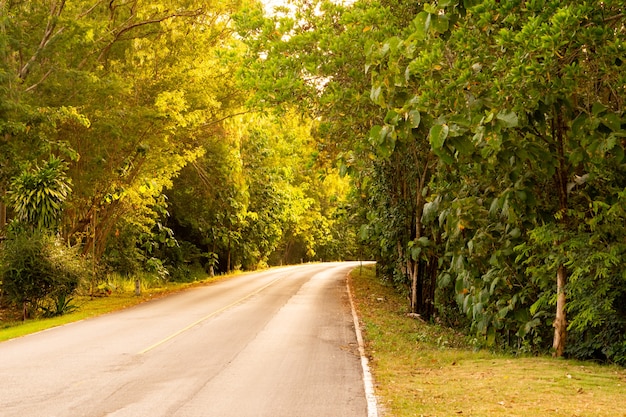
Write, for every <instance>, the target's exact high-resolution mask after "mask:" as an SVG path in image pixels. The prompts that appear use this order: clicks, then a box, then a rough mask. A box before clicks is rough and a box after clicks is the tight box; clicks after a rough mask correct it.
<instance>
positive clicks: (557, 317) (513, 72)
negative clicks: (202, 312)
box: [0, 0, 626, 364]
mask: <svg viewBox="0 0 626 417" xmlns="http://www.w3.org/2000/svg"><path fill="white" fill-rule="evenodd" d="M625 12H626V10H625V9H624V6H623V4H622V2H621V1H617V0H607V1H604V2H600V3H598V2H595V1H579V0H577V1H574V0H567V1H556V0H515V1H506V2H501V1H498V0H485V1H480V0H439V1H432V2H421V1H420V2H409V3H407V2H402V1H397V0H357V1H354V2H345V3H341V2H332V1H324V0H294V1H293V2H290V3H288V4H286V5H284V6H280V7H278V8H276V9H275V10H274V12H273V13H271V14H267V13H266V12H265V10H264V7H263V5H262V4H261V3H259V2H254V1H248V0H243V1H238V0H232V1H231V0H215V1H212V2H206V1H196V0H177V1H155V2H149V4H146V3H145V2H139V1H136V0H130V1H117V0H114V1H106V2H105V1H86V0H85V1H82V0H81V1H75V2H65V1H61V0H48V1H43V0H36V1H30V2H13V1H0V57H1V58H0V91H1V94H2V101H0V195H3V196H4V198H3V203H4V205H6V207H7V208H8V209H7V210H5V209H4V205H3V206H0V226H1V227H3V230H4V232H3V233H4V235H5V240H4V243H3V248H2V260H1V261H0V266H1V267H2V278H1V279H2V291H3V297H4V298H5V299H7V298H8V299H9V300H8V301H7V302H11V303H13V304H14V305H17V306H19V307H20V308H22V307H23V310H24V314H25V315H26V314H28V313H29V311H28V310H29V308H30V310H32V311H31V312H34V311H36V310H37V309H38V307H41V306H46V305H47V306H48V307H46V308H48V309H50V304H49V303H50V300H49V298H50V297H53V298H54V299H55V300H56V303H55V305H56V306H58V305H59V302H58V301H59V298H60V297H61V296H62V295H63V296H64V297H65V296H67V295H69V294H70V293H71V292H72V291H74V290H75V288H77V286H80V285H81V284H80V282H83V281H85V282H89V283H90V285H91V288H94V287H95V286H97V285H98V284H99V283H101V282H104V281H106V279H107V274H111V273H118V274H128V275H132V274H137V273H140V272H142V271H147V272H150V273H153V274H157V275H159V276H161V279H170V280H184V279H189V277H190V276H193V274H192V272H194V271H198V270H205V271H207V272H208V271H216V272H220V271H230V270H233V269H236V268H239V269H255V268H259V267H264V266H266V265H277V264H282V263H294V262H302V261H315V260H339V259H356V258H359V257H360V258H364V257H368V258H373V259H375V260H376V261H377V269H378V273H379V275H380V276H381V277H382V278H383V279H387V280H388V281H389V282H392V283H393V284H394V285H396V287H397V289H398V291H403V292H405V293H406V294H407V303H408V304H409V305H410V309H411V311H412V312H414V313H417V314H419V315H420V316H421V317H422V318H423V319H425V320H427V321H430V320H432V321H439V322H443V323H445V324H447V325H450V326H454V327H457V328H459V329H463V330H464V331H466V332H468V334H470V335H472V337H474V338H475V340H476V342H477V344H479V345H481V346H488V347H501V348H505V349H509V350H514V351H516V352H524V353H526V352H530V353H537V352H547V351H549V350H552V352H553V353H554V354H555V355H556V356H561V355H569V356H572V357H577V358H586V359H600V360H609V361H612V362H617V363H620V364H626V285H625V284H626V265H625V261H624V259H626V160H625V158H624V149H625V148H626V117H625V116H626V113H625V110H626V109H625V105H626V71H624V65H625V64H624V63H625V62H626V15H625V14H624V13H625ZM5 211H6V214H4V213H5ZM5 217H6V218H7V219H9V222H6V221H5ZM5 223H6V224H5ZM24 236H27V237H28V238H27V239H24ZM33 241H38V242H41V244H40V245H39V246H37V247H30V249H29V251H26V250H24V248H25V245H26V243H27V242H33ZM55 242H56V243H55ZM59 244H60V246H61V247H63V248H67V250H66V251H65V250H64V251H61V252H62V253H60V254H59V253H57V252H59V251H57V252H54V251H50V250H48V249H50V248H51V247H57V248H58V247H59ZM55 245H56V246H55ZM46 248H47V249H46ZM53 252H54V253H53ZM27 253H33V254H37V253H38V254H42V253H45V254H46V256H45V257H43V256H36V255H33V257H34V258H37V259H44V258H45V259H49V262H47V263H45V265H44V263H40V264H37V268H42V269H45V270H48V269H50V268H53V269H54V268H57V269H56V270H58V271H63V272H62V273H56V274H52V275H46V276H63V277H65V278H64V281H63V282H64V283H65V284H59V283H55V282H49V281H50V279H52V278H50V279H46V280H44V281H45V282H43V281H41V280H40V279H39V278H37V277H41V276H44V275H45V274H43V275H42V274H29V273H24V272H23V271H25V270H29V269H28V268H26V269H25V268H21V267H16V265H17V266H19V265H31V267H29V268H30V270H32V269H33V268H34V267H32V264H33V263H32V262H31V263H28V262H30V261H28V259H25V256H26V255H24V256H16V254H27ZM38 279H39V281H38ZM52 281H54V280H52ZM75 281H76V282H75ZM67 282H69V283H70V284H67ZM59 285H60V286H61V287H62V288H65V290H64V291H60V292H59V291H52V288H57V287H59ZM42 287H45V288H49V289H50V290H46V291H42V290H41V289H42ZM5 301H6V300H5ZM46 303H48V304H46Z"/></svg>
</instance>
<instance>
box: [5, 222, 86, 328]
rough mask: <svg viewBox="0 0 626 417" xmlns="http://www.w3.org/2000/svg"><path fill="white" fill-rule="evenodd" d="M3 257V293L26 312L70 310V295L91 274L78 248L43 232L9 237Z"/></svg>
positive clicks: (24, 233)
mask: <svg viewBox="0 0 626 417" xmlns="http://www.w3.org/2000/svg"><path fill="white" fill-rule="evenodd" d="M0 256H1V258H0V277H2V293H3V295H4V296H5V297H6V298H7V299H8V300H9V301H10V302H11V303H14V304H15V305H16V306H18V307H19V308H24V312H25V313H26V311H27V308H30V309H32V310H34V311H36V310H37V309H38V308H43V309H44V312H47V313H51V312H54V313H55V314H56V313H58V314H61V313H62V312H64V311H67V310H68V309H71V307H70V306H71V305H70V304H69V296H70V295H71V294H72V293H73V292H74V290H75V289H76V288H77V287H78V285H79V284H80V282H81V281H82V280H83V279H85V278H86V277H87V276H88V274H89V268H88V265H87V264H86V262H85V261H84V260H83V258H82V257H80V256H79V254H78V251H77V248H71V247H68V246H66V245H65V244H64V243H63V242H62V241H60V240H59V239H58V238H55V237H53V236H51V235H49V234H46V233H42V232H30V233H27V232H23V233H18V234H14V235H11V236H9V237H8V239H6V240H5V241H4V242H3V243H2V247H1V248H0ZM51 306H52V307H51ZM25 315H26V314H25ZM24 318H26V317H24Z"/></svg>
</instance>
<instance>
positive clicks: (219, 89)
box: [0, 0, 357, 317]
mask: <svg viewBox="0 0 626 417" xmlns="http://www.w3.org/2000/svg"><path fill="white" fill-rule="evenodd" d="M251 4H252V3H248V2H245V1H230V0H225V1H217V2H211V3H210V4H209V3H207V2H204V1H187V0H181V1H157V2H141V1H136V0H131V1H117V0H115V1H86V0H85V1H73V2H67V1H64V0H55V1H47V0H46V1H43V0H42V1H29V2H15V1H1V2H0V91H1V97H2V99H1V100H0V196H1V197H2V198H1V202H0V230H1V232H0V236H1V237H2V239H3V241H2V248H1V250H0V254H1V255H2V256H1V260H0V267H1V270H2V274H1V278H0V282H1V283H2V298H3V304H8V305H12V306H16V307H19V308H20V309H23V313H24V314H23V316H24V317H27V316H29V315H33V314H40V313H42V312H44V313H50V314H55V313H62V312H63V310H64V308H65V307H67V299H68V298H69V297H70V296H71V294H72V293H73V292H74V291H75V290H77V289H81V288H82V287H85V288H86V290H85V291H89V292H91V293H93V292H94V291H95V290H97V289H98V287H99V286H101V284H103V283H106V281H107V280H108V277H109V276H110V274H121V275H124V276H133V275H136V274H143V273H149V274H153V275H156V276H157V277H159V279H162V280H177V281H186V280H192V279H194V278H195V277H197V276H199V275H202V274H206V273H221V272H230V271H233V270H236V269H256V268H260V267H265V266H267V265H279V264H283V263H299V262H306V261H317V260H334V259H343V258H349V257H354V256H357V255H356V253H354V247H355V245H353V244H352V243H351V242H354V240H355V239H354V237H355V233H353V232H351V229H350V228H349V227H348V225H349V218H348V212H347V210H346V205H347V201H346V194H347V192H346V190H347V187H348V182H347V180H346V179H343V178H340V177H339V175H338V174H337V173H336V172H335V171H336V170H334V169H333V168H332V167H330V166H329V165H328V163H326V162H324V161H322V160H320V159H319V158H317V150H316V146H315V143H314V141H313V139H312V137H311V135H310V133H309V128H310V126H311V120H310V118H308V117H306V115H303V114H299V113H297V112H294V111H285V112H284V113H282V114H267V113H265V114H264V113H263V112H262V111H258V110H257V109H255V108H254V107H252V106H249V105H248V103H247V102H248V101H249V99H250V97H251V96H252V94H253V91H252V90H251V89H250V88H249V87H247V86H245V85H243V84H242V83H241V82H240V80H239V77H238V74H239V72H240V71H241V69H242V66H243V65H244V60H243V58H244V51H245V45H244V44H243V43H242V41H241V39H240V38H239V37H238V36H237V35H236V33H235V28H234V21H233V16H235V15H236V14H237V13H239V12H240V11H242V10H246V9H247V8H248V7H251ZM255 7H256V6H255ZM345 242H348V243H347V244H346V243H345ZM94 289H95V290H94Z"/></svg>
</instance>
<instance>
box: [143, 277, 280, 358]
mask: <svg viewBox="0 0 626 417" xmlns="http://www.w3.org/2000/svg"><path fill="white" fill-rule="evenodd" d="M280 278H281V277H279V278H276V279H275V280H273V281H272V282H270V283H269V284H266V285H264V286H262V287H261V288H259V289H258V290H256V291H254V292H251V293H250V294H248V295H246V296H245V297H242V298H240V299H239V300H237V301H234V302H232V303H230V304H228V305H227V306H226V307H222V308H220V309H219V310H216V311H214V312H212V313H211V314H207V315H206V316H204V317H202V318H201V319H198V320H196V321H194V322H193V323H191V324H190V325H188V326H187V327H184V328H182V329H180V330H179V331H177V332H176V333H173V334H171V335H170V336H168V337H166V338H165V339H163V340H161V341H159V342H157V343H155V344H153V345H152V346H150V347H147V348H146V349H144V350H142V351H140V352H139V353H138V354H139V355H143V354H144V353H148V352H150V351H151V350H152V349H154V348H157V347H159V346H161V345H163V344H165V343H167V342H169V341H170V340H172V339H174V338H175V337H177V336H180V335H181V334H183V333H185V332H186V331H187V330H189V329H191V328H193V327H195V326H197V325H198V324H200V323H202V322H203V321H205V320H208V319H210V318H211V317H213V316H216V315H218V314H220V313H222V312H224V311H226V310H228V309H229V308H231V307H234V306H236V305H237V304H239V303H241V302H243V301H245V300H247V299H248V298H250V297H252V296H254V295H256V294H258V293H260V292H261V291H263V290H264V289H266V288H267V287H269V286H270V285H272V284H274V283H275V282H276V281H278V280H279V279H280Z"/></svg>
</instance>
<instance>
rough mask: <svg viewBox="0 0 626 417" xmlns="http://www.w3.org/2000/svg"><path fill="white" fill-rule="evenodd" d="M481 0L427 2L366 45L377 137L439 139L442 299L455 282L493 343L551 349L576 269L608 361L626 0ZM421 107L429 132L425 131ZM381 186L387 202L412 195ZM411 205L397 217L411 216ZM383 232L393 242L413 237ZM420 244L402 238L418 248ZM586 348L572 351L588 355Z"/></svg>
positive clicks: (429, 209)
mask: <svg viewBox="0 0 626 417" xmlns="http://www.w3.org/2000/svg"><path fill="white" fill-rule="evenodd" d="M475 3H476V4H474V5H470V4H468V3H467V2H464V3H463V4H460V2H443V3H441V4H439V7H437V8H433V7H432V6H431V5H424V6H423V7H424V10H422V11H420V12H418V13H417V14H416V15H415V20H414V21H413V23H412V25H411V26H410V27H409V28H408V29H407V31H405V32H404V33H397V34H396V36H394V37H390V38H388V39H387V40H385V41H383V42H379V43H374V44H372V45H371V47H370V48H369V49H368V50H367V56H368V65H367V69H368V71H369V72H370V73H371V75H372V86H371V94H370V97H371V99H372V100H373V101H374V102H376V103H377V104H378V105H380V106H382V107H383V108H384V109H385V110H386V112H387V117H386V118H385V119H384V120H383V123H382V124H381V125H380V126H379V127H374V128H373V129H372V130H371V132H372V133H371V134H370V142H373V144H374V145H377V146H379V148H380V147H381V146H382V148H384V149H382V150H381V152H379V155H380V157H382V158H385V159H386V160H389V161H395V160H398V159H400V158H402V159H406V160H409V159H413V160H415V156H413V155H410V156H408V155H407V153H406V151H404V149H405V148H404V147H403V148H401V149H402V150H401V151H400V152H398V156H394V151H396V150H395V149H394V146H395V147H397V146H398V145H397V144H398V143H399V142H406V141H415V142H421V141H423V140H424V139H425V138H427V139H428V141H429V148H430V149H427V150H422V151H420V153H418V155H422V156H421V158H424V160H426V158H428V152H432V154H434V155H435V156H436V157H437V159H438V165H437V169H436V171H435V172H434V174H433V181H432V182H431V184H429V188H428V192H429V194H430V195H425V198H426V200H427V202H426V204H425V205H424V210H423V212H422V215H421V217H419V214H418V216H417V217H416V219H417V221H419V220H421V221H422V224H423V225H425V226H426V230H423V232H427V231H430V232H431V233H433V235H432V236H427V237H428V241H429V242H440V244H439V245H435V246H431V247H430V249H431V250H436V251H437V252H436V253H437V256H438V259H439V279H438V282H439V285H440V287H441V289H440V291H441V292H440V293H439V295H440V297H442V296H446V295H450V291H451V290H452V291H453V294H454V297H455V299H456V302H457V303H458V306H459V307H460V310H461V312H462V313H463V314H465V315H466V316H467V317H468V319H469V320H470V322H471V330H472V332H474V333H475V334H476V335H477V336H479V338H480V339H482V340H483V341H484V343H485V344H487V345H504V346H509V347H511V348H516V349H519V348H520V347H523V348H524V349H531V350H533V351H535V350H537V349H540V350H541V349H544V348H546V347H547V346H548V342H549V340H548V339H549V332H550V328H551V324H552V317H553V313H552V312H553V311H554V309H555V302H556V291H557V288H556V286H555V279H554V277H555V276H556V271H557V270H558V269H559V267H561V266H565V268H566V270H567V273H568V276H569V282H568V284H567V286H566V287H565V291H566V293H567V298H568V300H569V303H568V307H567V311H568V314H569V330H570V332H571V333H572V340H575V341H576V342H578V343H580V342H581V341H583V340H595V341H599V340H601V342H599V344H601V345H602V346H603V348H602V349H595V350H596V351H603V352H604V353H603V354H602V355H604V356H603V358H605V359H606V358H607V357H608V356H607V353H606V352H609V351H611V352H612V351H613V350H612V349H613V346H615V347H616V348H615V349H616V351H619V348H618V347H619V346H621V345H622V344H623V339H621V337H620V336H617V337H616V336H615V335H617V334H619V333H620V330H619V329H621V326H622V324H621V323H623V318H624V315H623V311H622V309H621V307H620V305H621V304H622V301H621V300H622V298H623V291H622V290H621V288H622V287H623V285H622V283H623V277H622V274H621V271H622V270H623V260H621V259H623V257H622V253H623V248H622V246H623V245H622V244H621V243H620V242H621V241H623V239H624V233H623V224H624V220H625V219H626V217H625V216H624V213H623V211H621V210H620V209H618V208H617V207H620V206H621V205H622V204H623V202H620V200H621V197H620V195H621V194H622V193H623V190H624V187H625V186H626V178H625V177H624V175H623V172H624V169H623V167H624V165H623V164H624V148H625V146H626V143H625V142H624V140H623V138H624V132H623V129H622V123H623V120H624V114H625V110H624V107H623V106H624V102H625V101H624V100H625V99H626V96H625V95H624V91H625V88H624V85H625V84H626V79H625V78H624V76H623V71H622V69H621V68H620V67H621V65H622V57H623V55H624V51H623V46H624V33H623V28H621V26H620V24H619V23H617V21H619V20H621V18H620V17H621V14H620V13H621V10H620V8H619V6H618V4H617V3H616V2H605V3H603V5H602V7H601V8H598V7H595V6H596V5H594V4H591V2H561V1H547V2H534V3H533V2H530V3H528V2H516V1H514V2H497V1H484V2H475ZM450 22H454V24H453V25H452V24H450ZM591 51H593V53H591ZM418 113H419V115H420V118H419V126H420V127H422V128H424V129H428V134H427V135H425V134H423V133H421V134H419V132H420V130H419V129H418V130H415V128H414V126H416V125H418V123H417V121H416V119H415V117H414V115H415V114H418ZM403 115H404V116H403ZM403 121H406V122H403ZM403 123H404V124H403ZM405 125H406V126H405ZM416 133H418V134H417V135H416ZM385 137H391V139H392V143H395V145H394V146H391V147H390V146H387V145H386V144H385V143H386V142H385V140H386V139H385ZM398 166H402V165H398ZM418 170H419V168H418ZM396 176H397V175H396ZM396 183H397V179H396V180H392V184H396ZM421 187H422V186H421V185H420V186H418V187H417V190H419V189H420V188H421ZM374 195H376V196H377V197H378V198H379V199H380V200H381V202H380V205H381V206H384V205H388V206H393V205H395V204H396V202H397V201H401V200H399V199H398V198H397V196H396V195H397V194H394V193H385V192H382V193H376V194H374ZM387 196H389V197H387ZM410 201H411V199H409V200H408V203H403V205H404V206H405V207H409V205H410V204H411V203H410ZM616 204H617V205H616ZM609 211H610V212H611V216H607V213H608V212H609ZM403 213H407V211H406V210H395V211H393V212H391V213H389V215H388V216H387V217H386V218H385V221H386V222H388V220H387V219H388V218H389V217H390V216H394V217H397V216H400V218H402V216H404V218H405V219H410V217H408V216H407V215H406V214H403ZM408 213H410V211H408ZM613 216H614V217H613ZM397 223H398V224H402V222H397ZM415 224H416V223H415V221H413V222H405V224H404V226H403V227H404V228H405V230H406V231H410V230H411V228H413V227H415V226H414V225H415ZM418 224H419V223H418ZM405 233H407V232H405ZM378 241H379V242H381V244H382V245H383V246H386V248H387V249H386V251H387V252H388V253H389V254H393V253H394V252H398V248H401V249H402V247H403V246H404V245H406V243H404V244H403V245H402V246H399V245H397V240H396V239H382V240H381V239H379V240H378ZM400 241H401V242H402V240H400ZM404 242H406V240H404ZM422 243H423V242H420V241H419V239H418V241H415V242H410V243H409V244H408V245H407V246H404V247H406V248H408V249H410V250H411V251H412V253H413V256H422V251H423V250H425V249H427V246H425V245H423V244H422ZM400 252H402V250H400ZM388 262H389V261H388ZM405 262H406V260H405V259H399V260H398V261H395V264H396V265H398V267H399V268H402V266H403V264H405ZM438 304H440V305H444V306H445V305H448V303H447V301H446V300H442V299H439V301H438ZM609 321H611V322H612V323H616V324H615V325H612V326H611V327H612V330H610V331H609V330H607V328H606V325H605V323H608V322H609ZM602 329H604V330H602ZM591 335H596V336H600V335H602V336H601V337H598V338H595V339H594V337H593V336H591ZM608 335H612V336H608ZM576 342H574V343H576ZM580 347H581V345H578V346H577V345H575V344H573V345H572V348H571V349H570V350H569V352H570V354H574V355H578V356H584V355H582V354H581V352H582V350H580V349H578V348H580ZM612 360H615V359H612Z"/></svg>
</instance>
